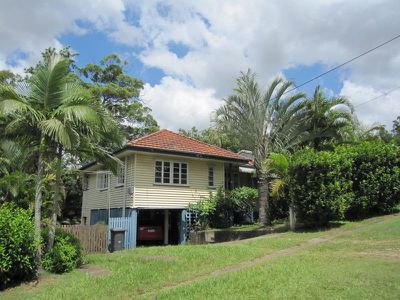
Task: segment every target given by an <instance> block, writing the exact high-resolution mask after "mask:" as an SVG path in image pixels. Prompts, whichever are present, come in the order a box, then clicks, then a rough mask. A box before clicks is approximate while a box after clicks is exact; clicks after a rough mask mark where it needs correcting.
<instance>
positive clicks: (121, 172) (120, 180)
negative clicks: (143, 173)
mask: <svg viewBox="0 0 400 300" xmlns="http://www.w3.org/2000/svg"><path fill="white" fill-rule="evenodd" d="M124 183H125V165H123V166H118V171H117V185H123V184H124Z"/></svg>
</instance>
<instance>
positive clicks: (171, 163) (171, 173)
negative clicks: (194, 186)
mask: <svg viewBox="0 0 400 300" xmlns="http://www.w3.org/2000/svg"><path fill="white" fill-rule="evenodd" d="M157 162H161V182H157V181H156V165H157ZM166 162H167V163H169V182H168V183H164V163H166ZM174 164H179V183H174ZM183 164H185V165H186V183H182V165H183ZM154 184H156V185H173V186H188V185H189V163H188V162H186V161H174V160H164V159H156V160H155V161H154Z"/></svg>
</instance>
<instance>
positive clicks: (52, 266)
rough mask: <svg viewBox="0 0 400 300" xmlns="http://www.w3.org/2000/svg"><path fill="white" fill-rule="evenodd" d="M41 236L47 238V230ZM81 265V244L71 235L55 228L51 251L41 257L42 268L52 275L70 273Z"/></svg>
mask: <svg viewBox="0 0 400 300" xmlns="http://www.w3.org/2000/svg"><path fill="white" fill-rule="evenodd" d="M42 234H43V235H44V236H45V237H47V236H48V229H46V230H45V231H44V232H43V233H42ZM46 241H47V239H46ZM46 249H47V247H46ZM81 264H82V245H81V242H80V241H79V239H77V238H76V237H75V236H74V235H73V234H71V233H69V232H66V231H63V230H61V229H60V228H57V229H56V237H55V240H54V247H53V249H52V250H50V251H47V252H45V254H44V255H43V259H42V265H43V268H44V269H45V270H46V271H49V272H52V273H64V272H70V271H72V270H73V269H74V268H77V267H79V266H80V265H81Z"/></svg>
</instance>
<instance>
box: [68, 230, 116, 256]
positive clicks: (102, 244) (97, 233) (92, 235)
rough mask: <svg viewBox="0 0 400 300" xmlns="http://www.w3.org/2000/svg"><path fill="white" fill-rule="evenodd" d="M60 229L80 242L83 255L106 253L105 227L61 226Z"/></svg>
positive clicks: (106, 233) (106, 238)
mask: <svg viewBox="0 0 400 300" xmlns="http://www.w3.org/2000/svg"><path fill="white" fill-rule="evenodd" d="M61 229H62V230H65V231H67V232H70V233H72V234H73V235H74V236H76V237H77V238H78V239H79V240H80V241H81V243H82V247H83V253H84V254H88V253H92V252H103V253H104V252H107V251H108V226H107V225H62V226H61Z"/></svg>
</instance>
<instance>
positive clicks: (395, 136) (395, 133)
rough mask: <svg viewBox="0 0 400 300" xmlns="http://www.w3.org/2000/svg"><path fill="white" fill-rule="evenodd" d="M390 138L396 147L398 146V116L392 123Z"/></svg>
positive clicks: (399, 119)
mask: <svg viewBox="0 0 400 300" xmlns="http://www.w3.org/2000/svg"><path fill="white" fill-rule="evenodd" d="M392 136H393V139H394V140H395V141H396V143H397V144H398V145H400V116H398V117H397V118H396V120H394V121H393V128H392Z"/></svg>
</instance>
